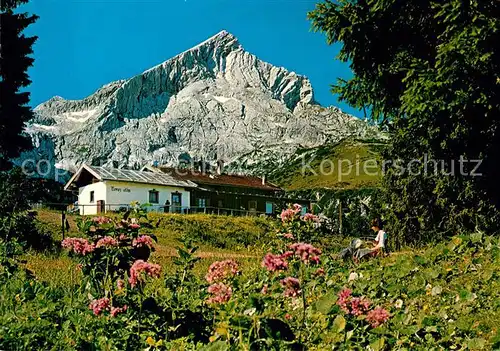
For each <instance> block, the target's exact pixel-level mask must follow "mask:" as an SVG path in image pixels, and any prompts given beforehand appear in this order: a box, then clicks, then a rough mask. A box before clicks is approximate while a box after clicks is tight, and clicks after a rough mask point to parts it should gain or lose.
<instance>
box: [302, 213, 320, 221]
mask: <svg viewBox="0 0 500 351" xmlns="http://www.w3.org/2000/svg"><path fill="white" fill-rule="evenodd" d="M302 220H304V221H306V222H318V221H319V217H318V216H315V215H313V214H312V213H306V214H305V215H304V216H302Z"/></svg>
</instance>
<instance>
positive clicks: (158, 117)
mask: <svg viewBox="0 0 500 351" xmlns="http://www.w3.org/2000/svg"><path fill="white" fill-rule="evenodd" d="M35 113H36V118H35V120H34V122H33V123H32V124H31V125H30V126H28V128H27V131H28V133H30V134H31V135H32V138H33V140H34V141H35V145H36V146H38V149H37V150H35V152H30V153H27V154H24V155H23V158H28V157H31V158H33V157H41V155H43V156H44V157H47V158H49V159H51V161H53V162H54V163H58V164H59V165H61V166H62V167H65V168H69V169H71V168H75V167H76V166H78V165H79V164H81V163H82V162H88V163H94V164H103V165H111V164H114V165H117V164H118V165H120V166H128V167H140V166H142V165H144V164H146V163H150V162H153V161H156V162H160V163H165V164H176V163H177V161H178V157H179V156H180V155H183V157H186V155H188V157H192V158H197V159H201V158H203V159H205V160H208V161H210V160H217V159H224V160H225V161H227V162H231V161H235V160H240V161H243V162H247V163H248V162H250V163H252V162H259V161H260V160H261V159H262V158H268V159H276V160H280V159H281V158H283V157H282V156H283V155H286V154H287V153H289V152H293V151H294V150H295V149H296V148H297V147H314V146H317V145H321V144H323V143H325V142H334V141H337V140H339V139H340V138H343V137H346V136H349V135H356V136H358V137H363V136H364V135H365V134H367V133H370V134H371V135H370V136H371V137H373V135H372V134H373V131H372V130H371V129H370V128H369V127H368V126H367V125H366V124H365V123H364V122H362V121H359V120H358V119H356V118H354V117H352V116H350V115H347V114H344V113H342V112H341V111H340V110H339V109H337V108H335V107H331V108H323V107H321V106H319V105H318V104H317V103H316V102H315V101H314V94H313V89H312V87H311V84H310V82H309V80H308V79H307V78H306V77H304V76H300V75H298V74H296V73H295V72H290V71H287V70H286V69H285V68H282V67H275V66H273V65H271V64H269V63H266V62H263V61H261V60H259V59H258V58H257V57H256V56H254V55H252V54H250V53H248V52H246V51H245V50H244V49H243V47H242V46H241V44H240V43H239V41H238V40H237V38H236V37H234V36H233V35H232V34H230V33H228V32H226V31H222V32H220V33H218V34H216V35H215V36H213V37H211V38H209V39H208V40H206V41H204V42H202V43H201V44H199V45H197V46H195V47H193V48H191V49H189V50H187V51H185V52H183V53H181V54H179V55H177V56H175V57H173V58H171V59H169V60H167V61H165V62H163V63H161V64H159V65H157V66H155V67H153V68H151V69H149V70H147V71H145V72H143V73H142V74H139V75H137V76H135V77H132V78H131V79H128V80H122V81H117V82H113V83H110V84H107V85H105V86H103V87H102V88H100V89H99V90H97V91H96V92H95V93H94V94H92V95H90V96H89V97H87V98H85V99H83V100H64V99H63V98H61V97H54V98H52V99H50V100H49V101H47V102H45V103H43V104H41V105H39V106H38V107H37V108H36V109H35ZM262 150H265V153H264V154H262V152H261V151H262ZM248 155H251V156H248ZM256 155H258V156H256Z"/></svg>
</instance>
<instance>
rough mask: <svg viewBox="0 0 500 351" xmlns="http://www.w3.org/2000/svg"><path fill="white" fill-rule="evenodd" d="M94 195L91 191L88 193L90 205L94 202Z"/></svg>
mask: <svg viewBox="0 0 500 351" xmlns="http://www.w3.org/2000/svg"><path fill="white" fill-rule="evenodd" d="M94 194H95V193H94V192H93V191H91V192H90V203H93V202H94V200H95V195H94Z"/></svg>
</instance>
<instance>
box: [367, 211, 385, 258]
mask: <svg viewBox="0 0 500 351" xmlns="http://www.w3.org/2000/svg"><path fill="white" fill-rule="evenodd" d="M371 229H372V230H373V231H374V232H375V233H377V237H376V238H375V242H374V245H375V246H374V247H373V248H372V249H371V250H372V252H373V256H376V255H377V254H379V253H380V252H383V251H384V250H385V242H386V241H387V233H386V232H385V231H384V230H383V223H382V221H381V220H380V219H379V218H375V219H374V220H373V221H372V222H371Z"/></svg>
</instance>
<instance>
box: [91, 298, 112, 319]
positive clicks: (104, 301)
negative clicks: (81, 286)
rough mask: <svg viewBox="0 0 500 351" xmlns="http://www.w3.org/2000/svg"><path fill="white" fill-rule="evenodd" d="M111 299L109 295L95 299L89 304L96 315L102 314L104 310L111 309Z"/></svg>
mask: <svg viewBox="0 0 500 351" xmlns="http://www.w3.org/2000/svg"><path fill="white" fill-rule="evenodd" d="M109 307H110V306H109V299H108V298H107V297H103V298H101V299H98V300H94V301H92V302H91V303H90V304H89V308H90V309H91V310H92V312H94V314H95V315H96V316H98V315H100V314H101V313H102V312H104V311H106V310H108V309H109Z"/></svg>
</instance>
